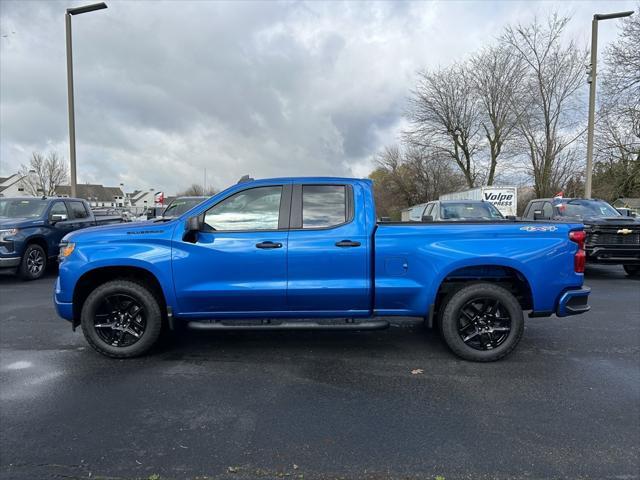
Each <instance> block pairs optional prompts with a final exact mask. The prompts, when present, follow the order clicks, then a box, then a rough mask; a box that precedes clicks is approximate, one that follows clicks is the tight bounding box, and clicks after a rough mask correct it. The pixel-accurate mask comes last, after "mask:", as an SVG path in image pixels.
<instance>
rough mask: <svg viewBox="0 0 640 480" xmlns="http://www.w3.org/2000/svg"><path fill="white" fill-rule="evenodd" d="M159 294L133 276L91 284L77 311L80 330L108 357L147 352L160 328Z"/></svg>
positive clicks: (161, 316)
mask: <svg viewBox="0 0 640 480" xmlns="http://www.w3.org/2000/svg"><path fill="white" fill-rule="evenodd" d="M162 301H163V299H162V297H161V295H160V294H159V293H158V292H156V291H154V290H153V289H152V288H150V287H149V286H148V285H146V284H144V283H142V282H141V281H139V280H136V279H124V278H120V279H118V278H117V279H115V280H111V281H109V282H106V283H103V284H102V285H99V286H97V287H95V288H94V290H93V291H92V292H91V293H90V294H89V296H88V297H87V298H86V300H85V301H84V303H83V304H82V309H81V312H80V324H81V325H82V332H83V333H84V337H85V338H86V340H87V342H89V345H91V347H93V349H95V350H96V351H97V352H99V353H101V354H103V355H106V356H107V357H112V358H132V357H137V356H140V355H143V354H145V353H147V352H148V351H149V350H151V348H152V347H153V346H154V345H155V344H156V343H157V341H158V339H159V337H160V334H161V332H162V330H163V321H164V320H163V319H164V316H163V304H162Z"/></svg>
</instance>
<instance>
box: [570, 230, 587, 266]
mask: <svg viewBox="0 0 640 480" xmlns="http://www.w3.org/2000/svg"><path fill="white" fill-rule="evenodd" d="M586 238H587V234H586V233H585V232H584V230H575V231H573V232H569V240H571V241H572V242H576V243H577V244H578V251H577V252H576V255H575V257H573V270H574V271H575V272H576V273H584V264H585V263H586V261H587V254H586V253H585V252H584V241H585V240H586Z"/></svg>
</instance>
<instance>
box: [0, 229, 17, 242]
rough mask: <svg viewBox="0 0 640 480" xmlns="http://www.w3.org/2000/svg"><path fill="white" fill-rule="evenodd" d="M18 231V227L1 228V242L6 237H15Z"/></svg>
mask: <svg viewBox="0 0 640 480" xmlns="http://www.w3.org/2000/svg"><path fill="white" fill-rule="evenodd" d="M17 233H18V229H17V228H10V229H9V230H0V242H2V241H4V239H5V238H8V237H13V236H14V235H16V234H17Z"/></svg>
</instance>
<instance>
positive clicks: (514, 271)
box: [430, 263, 534, 317]
mask: <svg viewBox="0 0 640 480" xmlns="http://www.w3.org/2000/svg"><path fill="white" fill-rule="evenodd" d="M481 282H485V283H492V284H495V285H499V286H502V287H504V288H506V289H507V290H509V291H510V292H511V293H512V294H513V295H514V296H515V297H516V299H517V300H518V303H519V304H520V306H521V307H522V310H532V309H533V308H534V297H533V290H532V289H531V284H530V283H529V281H528V279H527V277H526V275H525V274H524V273H523V272H522V271H521V270H520V269H518V268H515V267H514V266H511V265H505V264H502V263H480V264H477V265H466V266H459V267H458V268H454V269H452V270H450V271H448V272H447V273H446V274H445V275H443V276H442V277H441V278H440V281H439V283H438V284H437V289H436V293H435V295H434V297H433V300H432V302H431V305H432V306H433V311H432V312H430V317H432V316H434V315H438V314H439V312H440V311H441V308H442V306H443V303H444V302H445V301H446V299H447V298H448V297H449V296H450V295H451V294H452V293H453V292H456V291H457V290H459V289H460V288H462V287H463V286H466V285H469V284H470V283H481Z"/></svg>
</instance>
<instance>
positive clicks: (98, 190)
mask: <svg viewBox="0 0 640 480" xmlns="http://www.w3.org/2000/svg"><path fill="white" fill-rule="evenodd" d="M76 193H77V197H78V198H84V199H85V200H86V201H88V202H89V205H91V206H92V207H124V206H125V198H124V193H123V192H122V189H121V188H120V187H105V186H103V185H97V184H90V183H79V184H78V185H76ZM56 195H57V196H58V197H69V196H70V195H71V187H70V186H69V185H57V186H56Z"/></svg>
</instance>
